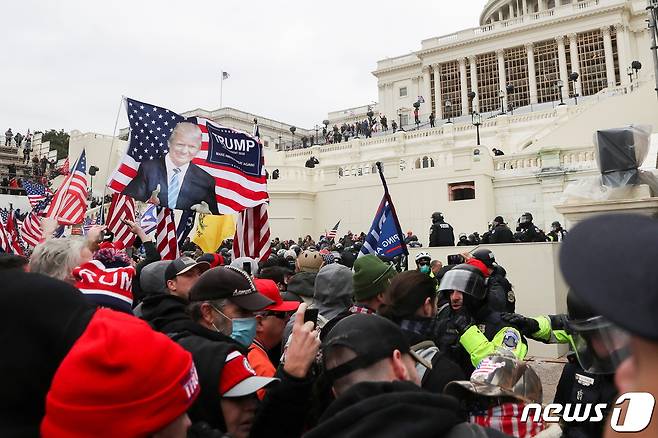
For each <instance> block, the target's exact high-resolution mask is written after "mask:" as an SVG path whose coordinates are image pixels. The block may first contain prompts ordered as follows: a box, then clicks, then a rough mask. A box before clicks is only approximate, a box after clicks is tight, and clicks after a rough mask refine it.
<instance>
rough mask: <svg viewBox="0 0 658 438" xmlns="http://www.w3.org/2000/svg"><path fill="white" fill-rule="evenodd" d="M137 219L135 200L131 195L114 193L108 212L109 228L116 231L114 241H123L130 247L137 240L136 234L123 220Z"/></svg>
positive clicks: (123, 243) (124, 244)
mask: <svg viewBox="0 0 658 438" xmlns="http://www.w3.org/2000/svg"><path fill="white" fill-rule="evenodd" d="M124 220H126V221H131V222H134V221H135V200H134V199H133V198H131V197H130V196H126V195H122V194H119V193H114V194H113V195H112V203H111V204H110V209H109V210H108V212H107V229H108V230H110V231H111V232H112V233H114V243H117V242H121V244H122V245H123V247H124V248H128V247H129V246H131V245H132V244H133V242H134V241H135V234H133V232H132V231H130V226H129V225H127V224H125V223H124V222H123V221H124Z"/></svg>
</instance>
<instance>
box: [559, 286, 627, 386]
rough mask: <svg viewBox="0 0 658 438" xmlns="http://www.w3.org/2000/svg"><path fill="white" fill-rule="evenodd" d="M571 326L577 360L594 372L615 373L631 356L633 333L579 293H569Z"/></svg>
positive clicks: (568, 306) (568, 305)
mask: <svg viewBox="0 0 658 438" xmlns="http://www.w3.org/2000/svg"><path fill="white" fill-rule="evenodd" d="M567 308H568V314H569V320H568V328H569V333H570V334H571V338H572V339H571V342H572V347H573V349H574V351H575V352H576V357H577V358H578V363H579V364H580V366H581V367H582V368H583V370H585V371H587V372H588V373H593V374H612V373H614V372H615V370H616V369H617V367H618V366H619V365H620V364H621V363H622V362H623V361H624V360H625V359H627V358H628V357H629V356H630V336H629V334H628V333H627V332H626V331H624V330H622V329H621V328H619V327H617V326H616V325H615V324H613V323H612V322H610V321H609V320H607V319H606V318H604V317H603V316H601V315H597V314H596V313H595V312H594V311H593V310H592V309H591V308H590V307H589V306H587V305H586V304H585V303H584V302H583V301H582V300H581V299H579V298H578V296H577V295H576V294H575V293H574V292H573V291H569V293H568V295H567Z"/></svg>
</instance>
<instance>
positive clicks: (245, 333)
mask: <svg viewBox="0 0 658 438" xmlns="http://www.w3.org/2000/svg"><path fill="white" fill-rule="evenodd" d="M231 322H232V323H233V331H232V332H231V338H232V339H233V340H235V341H237V342H239V343H240V344H242V345H244V346H245V347H248V346H250V345H251V343H252V342H253V341H254V338H255V337H256V318H233V320H232V321H231Z"/></svg>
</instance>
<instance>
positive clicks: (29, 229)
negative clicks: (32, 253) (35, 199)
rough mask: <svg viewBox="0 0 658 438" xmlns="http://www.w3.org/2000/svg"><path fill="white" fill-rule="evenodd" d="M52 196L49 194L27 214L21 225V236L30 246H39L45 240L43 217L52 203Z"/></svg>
mask: <svg viewBox="0 0 658 438" xmlns="http://www.w3.org/2000/svg"><path fill="white" fill-rule="evenodd" d="M50 201H51V197H50V196H48V197H46V199H44V200H43V201H41V202H39V203H38V204H37V205H36V206H35V207H34V208H32V211H31V212H30V213H29V214H28V215H27V217H26V218H25V220H24V221H23V224H22V225H21V227H20V230H21V238H22V239H23V242H25V243H26V244H27V245H28V246H32V247H34V246H37V245H38V244H39V242H41V241H42V240H43V232H42V231H41V219H42V217H43V215H44V211H45V209H46V208H47V207H48V205H49V204H50Z"/></svg>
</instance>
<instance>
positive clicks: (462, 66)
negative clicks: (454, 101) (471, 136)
mask: <svg viewBox="0 0 658 438" xmlns="http://www.w3.org/2000/svg"><path fill="white" fill-rule="evenodd" d="M459 83H460V84H461V92H462V116H465V115H468V84H467V83H466V58H459Z"/></svg>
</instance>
